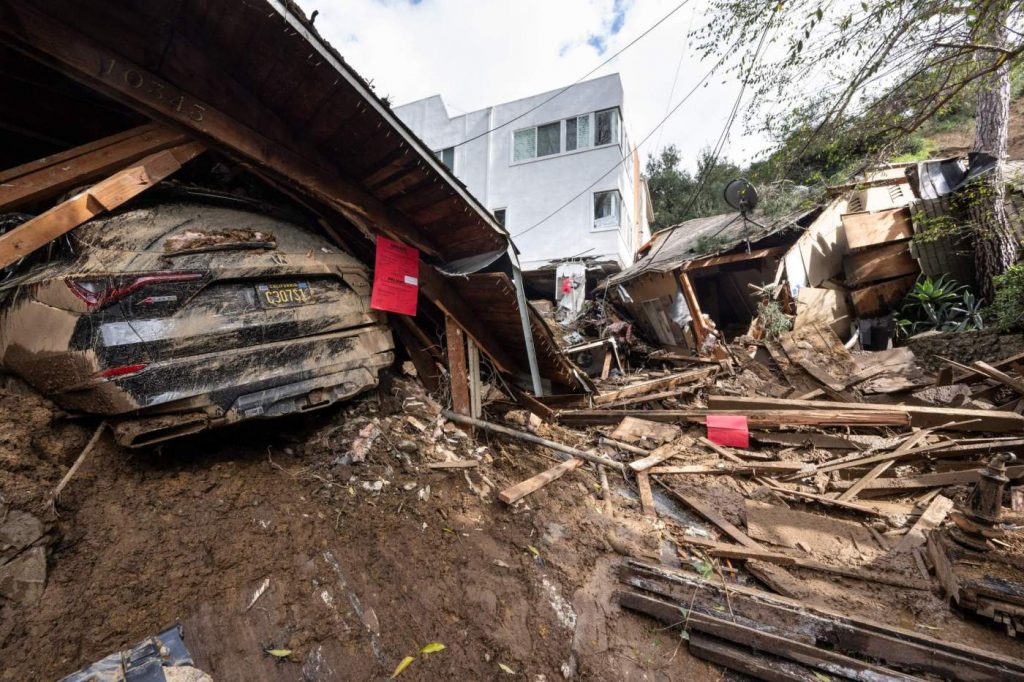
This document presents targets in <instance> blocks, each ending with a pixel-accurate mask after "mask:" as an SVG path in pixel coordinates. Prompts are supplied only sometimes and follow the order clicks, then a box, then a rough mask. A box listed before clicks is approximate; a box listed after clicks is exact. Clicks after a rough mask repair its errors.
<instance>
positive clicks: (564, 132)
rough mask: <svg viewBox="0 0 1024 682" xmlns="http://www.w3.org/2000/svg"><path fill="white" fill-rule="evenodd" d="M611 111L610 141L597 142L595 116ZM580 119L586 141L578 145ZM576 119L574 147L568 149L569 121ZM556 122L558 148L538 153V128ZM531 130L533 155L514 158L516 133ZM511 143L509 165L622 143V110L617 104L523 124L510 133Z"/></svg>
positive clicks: (623, 133)
mask: <svg viewBox="0 0 1024 682" xmlns="http://www.w3.org/2000/svg"><path fill="white" fill-rule="evenodd" d="M603 113H611V114H612V116H613V118H612V131H611V133H612V134H611V141H609V142H605V143H603V144H597V117H598V114H603ZM580 119H586V121H587V122H586V126H587V141H586V144H585V145H583V146H580V144H579V121H580ZM570 121H576V140H575V144H576V146H575V148H573V149H569V138H568V135H569V122H570ZM555 124H558V126H559V134H558V143H559V150H558V151H557V152H554V153H551V154H544V155H541V154H539V153H538V152H539V147H540V129H541V128H545V127H548V126H552V125H555ZM528 130H532V131H533V156H529V157H526V158H522V159H517V158H516V135H518V134H520V133H523V132H525V131H528ZM510 135H511V144H510V145H509V147H510V148H509V157H510V158H509V165H512V166H515V165H519V164H521V163H529V162H531V161H539V160H541V159H549V158H553V157H556V156H565V155H567V154H577V153H580V152H586V151H590V150H591V149H599V148H601V147H610V146H612V145H620V146H621V145H622V144H623V136H624V135H625V132H624V130H623V128H622V111H621V109H620V108H619V107H618V106H614V107H608V108H607V109H599V110H597V111H588V112H586V113H584V114H576V115H575V116H566V117H565V118H561V119H558V120H556V121H548V122H546V123H537V124H534V125H530V126H525V127H523V128H519V129H517V130H513V131H512V132H511V133H510Z"/></svg>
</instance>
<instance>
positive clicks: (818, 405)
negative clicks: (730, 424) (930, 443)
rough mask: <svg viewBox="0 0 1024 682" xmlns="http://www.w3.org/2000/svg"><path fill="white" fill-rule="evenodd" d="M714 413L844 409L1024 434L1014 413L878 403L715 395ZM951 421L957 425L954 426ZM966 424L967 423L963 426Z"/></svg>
mask: <svg viewBox="0 0 1024 682" xmlns="http://www.w3.org/2000/svg"><path fill="white" fill-rule="evenodd" d="M708 407H710V408H711V409H713V410H837V411H838V410H842V411H845V412H871V413H882V414H885V413H891V412H894V411H899V413H902V414H907V415H909V416H910V425H911V426H915V427H920V428H926V427H932V428H936V427H940V426H946V428H948V429H950V430H958V431H1006V432H1021V431H1024V417H1022V416H1021V415H1019V414H1014V413H1012V412H999V411H996V410H969V409H963V408H953V407H922V406H919V405H880V404H876V403H835V402H828V401H821V400H787V399H785V398H761V397H742V396H729V395H713V396H711V397H709V398H708ZM950 422H957V423H955V424H950ZM960 422H963V423H960Z"/></svg>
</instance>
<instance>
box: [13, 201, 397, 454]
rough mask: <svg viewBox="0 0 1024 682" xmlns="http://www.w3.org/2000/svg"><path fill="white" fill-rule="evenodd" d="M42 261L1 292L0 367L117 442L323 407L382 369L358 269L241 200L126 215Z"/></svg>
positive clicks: (104, 221)
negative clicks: (101, 418) (100, 422)
mask: <svg viewBox="0 0 1024 682" xmlns="http://www.w3.org/2000/svg"><path fill="white" fill-rule="evenodd" d="M55 251H56V253H57V255H56V256H53V257H50V258H48V259H46V260H45V262H38V263H36V264H35V265H25V264H23V265H22V266H21V267H20V268H19V269H18V270H17V271H16V272H15V273H14V274H13V275H12V276H10V277H9V279H8V281H6V282H5V283H4V285H3V286H2V294H3V301H2V304H0V363H2V366H3V368H4V369H5V370H6V371H8V372H10V373H13V374H15V375H17V376H19V377H21V378H22V379H24V380H25V381H27V382H28V383H29V384H31V385H32V386H33V387H34V388H36V389H37V390H38V391H40V392H41V393H42V394H44V395H45V396H47V397H48V398H50V399H52V400H54V401H55V402H56V403H57V404H58V405H60V406H61V407H63V408H65V409H67V410H71V411H76V412H87V413H94V414H101V415H107V416H108V417H109V418H110V420H111V422H112V424H113V425H114V432H115V434H116V436H117V438H118V440H119V441H120V442H121V443H122V444H125V445H131V446H138V445H145V444H149V443H154V442H157V441H160V440H165V439H168V438H172V437H176V436H180V435H184V434H186V433H194V432H196V431H201V430H203V429H206V428H209V427H212V426H217V425H220V424H226V423H231V422H237V421H240V420H243V419H252V418H266V417H276V416H279V415H284V414H289V413H294V412H300V411H304V410H312V409H316V408H320V407H324V406H326V405H330V404H331V403H333V402H335V401H337V400H340V399H343V398H347V397H349V396H352V395H354V394H356V393H358V392H360V391H362V390H364V389H367V388H369V387H371V386H374V385H376V383H377V373H378V371H379V370H380V369H381V368H382V367H384V366H386V365H389V364H390V363H391V362H392V359H393V356H392V352H391V351H392V348H393V342H392V339H391V333H390V329H389V328H388V327H387V325H386V321H385V319H384V318H383V315H382V314H381V313H378V312H376V311H373V310H371V309H370V282H369V278H368V273H367V270H366V268H365V267H364V266H363V265H362V264H360V263H359V262H358V261H356V260H355V259H353V258H352V257H351V256H349V255H347V254H345V253H342V252H340V251H339V250H338V249H337V248H336V247H335V246H333V245H332V244H331V243H330V242H328V241H327V240H325V239H324V238H322V237H320V236H318V235H316V234H314V233H313V232H311V231H309V230H307V229H305V228H303V227H301V226H300V225H299V224H297V223H295V222H291V221H289V220H285V219H282V218H280V217H272V216H271V215H268V214H266V213H261V212H259V211H256V210H252V208H251V207H249V206H247V205H245V204H242V205H241V206H239V205H235V206H230V205H223V204H221V205H218V204H217V203H210V202H206V201H204V202H199V201H194V200H190V199H188V198H185V199H181V198H179V199H176V200H174V201H168V202H164V203H158V204H155V205H149V206H142V207H137V208H134V209H132V210H126V211H123V212H121V213H118V214H116V215H109V216H105V217H102V218H99V219H96V220H93V221H91V222H88V223H86V224H84V225H82V226H80V227H78V228H77V229H75V230H74V231H72V232H71V233H70V234H69V235H68V237H67V239H66V242H65V243H64V244H63V246H62V247H61V248H59V249H55Z"/></svg>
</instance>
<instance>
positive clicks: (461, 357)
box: [444, 316, 472, 417]
mask: <svg viewBox="0 0 1024 682" xmlns="http://www.w3.org/2000/svg"><path fill="white" fill-rule="evenodd" d="M444 334H445V340H446V345H447V347H448V378H449V379H450V381H451V393H452V411H453V412H455V413H456V414H461V415H465V416H467V417H469V416H472V415H471V414H470V412H471V411H472V408H471V406H470V402H469V378H468V377H467V368H466V335H465V334H463V333H462V329H461V328H460V327H459V325H457V324H456V323H455V320H453V319H452V318H451V317H448V316H445V318H444Z"/></svg>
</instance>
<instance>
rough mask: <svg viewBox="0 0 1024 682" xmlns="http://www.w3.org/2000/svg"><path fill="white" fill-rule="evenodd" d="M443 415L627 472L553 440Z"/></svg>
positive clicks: (597, 457)
mask: <svg viewBox="0 0 1024 682" xmlns="http://www.w3.org/2000/svg"><path fill="white" fill-rule="evenodd" d="M442 415H443V416H444V418H445V419H448V420H449V421H453V422H455V423H457V424H465V425H466V426H475V427H476V428H478V429H483V430H484V431H491V432H493V433H500V434H503V435H506V436H511V437H512V438H518V439H519V440H523V441H526V442H527V443H536V444H537V445H543V446H544V447H546V448H549V449H551V450H554V451H556V452H560V453H563V454H566V455H570V456H572V457H576V458H578V459H585V460H586V461H588V462H593V463H594V464H603V465H605V466H607V467H611V468H612V469H615V470H616V471H624V470H625V467H624V466H623V465H622V464H621V463H619V462H616V461H614V460H611V459H608V458H607V457H601V456H600V455H595V454H593V453H592V452H584V451H583V450H579V449H577V448H573V447H569V446H568V445H562V444H561V443H556V442H555V441H553V440H548V439H547V438H541V437H540V436H535V435H533V434H532V433H524V432H522V431H516V430H515V429H510V428H508V427H507V426H501V425H499V424H492V423H491V422H487V421H484V420H482V419H473V418H472V417H466V416H464V415H461V414H455V413H454V412H452V411H451V410H444V412H442Z"/></svg>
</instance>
